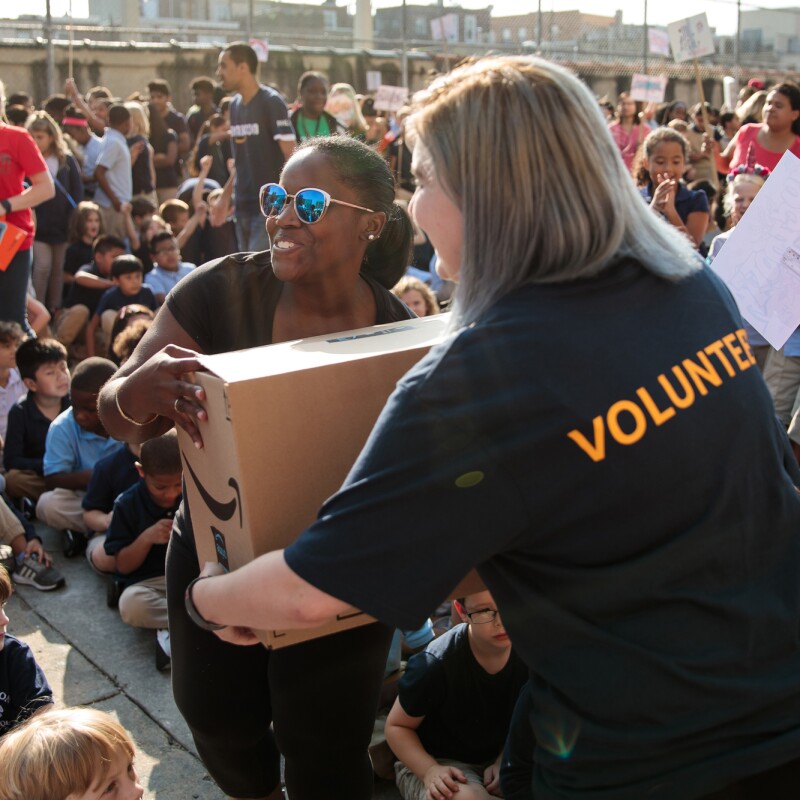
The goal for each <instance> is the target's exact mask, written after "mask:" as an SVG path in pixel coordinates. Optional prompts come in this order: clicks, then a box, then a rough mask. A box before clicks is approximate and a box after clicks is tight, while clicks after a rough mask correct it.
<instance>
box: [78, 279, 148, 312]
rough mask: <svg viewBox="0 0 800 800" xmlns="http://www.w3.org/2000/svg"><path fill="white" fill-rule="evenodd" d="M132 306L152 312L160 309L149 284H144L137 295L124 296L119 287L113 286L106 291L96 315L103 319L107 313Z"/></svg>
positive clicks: (98, 305)
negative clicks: (143, 307) (144, 307)
mask: <svg viewBox="0 0 800 800" xmlns="http://www.w3.org/2000/svg"><path fill="white" fill-rule="evenodd" d="M132 305H140V306H146V307H147V308H149V309H150V310H151V311H155V310H156V309H157V308H158V303H156V298H155V295H154V294H153V290H152V289H151V288H150V286H149V285H148V284H143V285H142V288H141V289H139V291H138V292H137V293H136V294H123V293H122V289H120V288H119V286H112V287H111V288H110V289H106V290H105V292H103V296H102V297H101V298H100V302H99V303H98V304H97V308H96V309H95V312H94V313H95V314H97V316H98V317H102V316H103V313H104V312H105V311H119V310H120V309H121V308H124V307H125V306H132Z"/></svg>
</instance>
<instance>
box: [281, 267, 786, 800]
mask: <svg viewBox="0 0 800 800" xmlns="http://www.w3.org/2000/svg"><path fill="white" fill-rule="evenodd" d="M799 482H800V474H799V473H798V469H797V463H796V461H794V459H793V458H792V455H791V451H790V449H789V444H788V440H787V439H786V436H785V433H784V432H783V430H782V429H781V428H780V426H779V425H778V424H777V420H776V418H775V414H774V410H773V407H772V401H771V399H770V395H769V392H768V390H767V388H766V386H765V384H764V381H763V379H762V377H761V375H760V373H759V371H758V368H757V367H756V366H755V359H754V358H753V356H752V353H751V352H750V350H749V347H748V345H747V340H746V336H745V334H744V331H743V329H742V321H741V317H740V315H739V314H738V311H737V309H736V308H735V305H734V303H733V300H732V299H731V297H730V294H729V293H728V292H727V290H726V289H725V287H724V286H723V285H722V284H721V282H720V281H719V279H718V278H716V277H715V276H714V275H713V274H712V273H710V271H709V270H705V269H704V270H701V271H699V272H698V273H697V274H696V275H694V276H693V277H691V278H687V279H686V280H683V281H680V282H669V281H666V280H663V279H661V278H658V277H657V276H655V275H653V274H652V273H650V272H649V271H646V270H645V269H643V268H642V267H641V266H639V265H638V264H636V263H635V262H631V261H621V262H619V263H617V264H615V265H613V266H612V267H609V268H608V269H606V270H605V271H604V272H603V273H602V274H601V275H600V276H598V277H596V278H593V279H589V280H582V281H573V282H571V283H565V284H559V285H530V286H526V287H523V288H520V289H518V290H516V291H514V292H512V293H510V294H509V295H507V296H506V297H505V298H503V299H502V300H500V301H498V302H497V303H496V304H495V305H494V306H493V307H492V308H491V309H489V310H488V311H487V312H486V313H485V314H484V316H483V317H482V318H481V319H480V320H478V321H477V322H476V323H475V324H474V325H473V326H470V327H468V328H465V329H463V330H462V331H460V332H459V333H458V334H457V335H455V336H454V337H452V338H451V339H450V340H448V341H447V342H445V343H444V344H442V345H440V346H438V347H436V348H434V349H433V350H432V351H431V353H429V354H428V356H426V357H425V358H424V359H423V360H422V361H421V362H420V363H419V364H418V365H417V366H416V367H415V368H413V369H412V370H411V371H410V372H409V373H408V374H407V375H406V376H405V377H404V378H403V379H402V380H401V381H400V383H399V384H398V387H397V390H396V391H395V393H394V394H393V395H392V397H391V398H390V399H389V401H388V403H387V406H386V408H385V409H384V411H383V414H382V415H381V417H380V419H379V420H378V422H377V424H376V427H375V429H374V430H373V432H372V435H371V436H370V439H369V440H368V442H367V444H366V446H365V448H364V451H363V452H362V453H361V455H360V457H359V459H358V460H357V462H356V464H355V466H354V467H353V469H352V470H351V472H350V475H349V476H348V479H347V481H346V482H345V485H344V487H343V488H342V489H341V490H340V491H339V492H338V493H337V494H336V495H334V496H333V497H332V498H331V499H330V500H329V501H328V502H327V503H326V504H325V505H324V506H323V508H322V509H321V511H320V514H319V517H318V520H317V521H316V522H315V523H314V524H313V525H312V526H311V527H310V528H309V529H308V530H307V531H305V532H304V533H303V534H301V535H300V536H299V537H298V539H296V540H295V542H294V543H293V544H292V545H290V546H289V547H288V548H287V549H286V551H285V558H286V561H287V563H288V565H289V567H290V568H291V569H292V570H294V571H295V572H296V573H297V574H298V575H300V576H301V577H302V578H304V579H305V580H307V581H309V582H310V583H312V584H313V585H315V586H317V587H319V588H320V589H322V590H323V591H325V592H328V593H330V594H332V595H333V596H335V597H338V598H341V599H343V600H345V601H347V602H348V603H351V604H352V605H353V606H354V607H356V608H360V609H363V610H364V611H366V612H367V613H369V614H371V615H373V616H375V617H377V618H378V619H380V620H382V621H384V622H388V623H390V624H392V625H394V626H397V627H399V628H401V629H413V628H415V627H418V626H419V625H420V624H421V622H422V621H423V620H424V619H425V617H426V616H427V614H428V613H429V610H430V609H431V608H433V607H435V606H436V605H437V604H438V603H439V602H440V601H441V600H442V598H444V597H446V596H447V595H448V592H450V591H451V590H452V589H453V587H454V586H455V585H456V583H457V582H458V581H459V580H460V578H461V577H462V576H463V575H465V574H466V573H467V572H468V570H469V569H470V568H472V567H475V566H477V569H478V572H479V573H480V575H481V577H482V578H483V580H484V581H485V584H486V586H487V588H488V589H489V590H490V591H491V592H492V595H493V597H494V599H495V601H496V602H497V605H498V607H499V608H500V610H501V611H502V614H503V623H504V625H505V627H506V630H507V631H508V633H509V635H510V637H511V640H512V641H513V642H514V648H515V650H516V652H517V653H518V654H519V655H520V657H521V658H522V659H523V661H524V662H525V663H526V664H527V666H528V667H529V669H530V672H531V680H530V686H531V693H532V702H533V708H534V713H533V714H532V717H531V719H532V724H533V729H534V736H535V740H536V742H537V749H536V751H535V753H534V759H535V763H536V770H535V772H534V792H533V793H534V795H535V796H536V797H537V798H544V800H551V798H556V797H557V798H570V797H574V798H578V797H581V798H584V797H585V798H588V797H591V798H609V799H610V798H613V800H640V798H642V797H648V798H664V799H666V798H669V799H670V800H672V798H676V797H694V796H697V795H701V794H703V793H706V792H711V791H714V790H716V789H718V788H721V787H722V786H724V785H726V784H727V783H730V782H731V781H734V780H736V779H737V778H739V777H740V776H744V775H750V774H756V773H758V772H760V771H763V770H766V769H769V768H771V767H773V766H777V765H778V764H781V763H784V762H786V761H789V760H791V759H793V758H796V757H797V753H798V752H800V642H799V641H798V637H797V621H798V619H800V591H799V590H798V580H797V576H798V575H799V574H800V537H799V536H798V535H797V534H798V530H800V495H798V493H797V491H796V490H795V485H796V484H797V483H799ZM409 520H412V521H413V524H410V523H409Z"/></svg>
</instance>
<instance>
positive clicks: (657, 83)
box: [630, 75, 667, 103]
mask: <svg viewBox="0 0 800 800" xmlns="http://www.w3.org/2000/svg"><path fill="white" fill-rule="evenodd" d="M666 90H667V79H666V78H665V77H664V76H661V75H659V76H655V75H634V76H633V79H632V80H631V92H630V94H631V100H641V102H643V103H663V102H664V92H666Z"/></svg>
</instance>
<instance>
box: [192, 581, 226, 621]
mask: <svg viewBox="0 0 800 800" xmlns="http://www.w3.org/2000/svg"><path fill="white" fill-rule="evenodd" d="M210 577H211V576H210V575H201V576H200V577H198V578H195V579H194V580H193V581H192V582H191V583H190V584H189V585H188V586H187V587H186V594H184V596H183V604H184V605H185V606H186V613H187V614H188V615H189V619H190V620H191V621H192V622H194V624H195V625H197V627H198V628H202V629H203V630H204V631H221V630H222V629H223V628H227V627H228V626H227V625H217V623H216V622H209V621H208V620H207V619H204V618H203V616H202V615H201V614H200V612H199V611H198V610H197V606H195V604H194V600H193V599H192V589H194V585H195V584H196V583H197V581H202V580H205V579H206V578H210Z"/></svg>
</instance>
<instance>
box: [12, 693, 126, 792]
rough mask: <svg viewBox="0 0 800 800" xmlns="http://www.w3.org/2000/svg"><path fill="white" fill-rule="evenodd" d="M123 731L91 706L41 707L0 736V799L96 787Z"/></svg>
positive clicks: (122, 743) (120, 749) (120, 745)
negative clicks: (39, 712)
mask: <svg viewBox="0 0 800 800" xmlns="http://www.w3.org/2000/svg"><path fill="white" fill-rule="evenodd" d="M119 753H124V754H125V755H126V756H127V758H129V759H130V760H133V756H134V747H133V742H132V741H131V738H130V736H129V735H128V733H127V731H126V730H125V729H124V728H123V727H122V726H121V725H120V724H119V723H118V722H117V721H116V720H115V719H114V718H113V717H112V716H110V715H109V714H105V713H103V712H102V711H96V710H95V709H91V708H65V709H61V710H53V711H45V712H43V713H41V714H37V715H36V716H34V717H31V719H29V720H28V721H27V722H26V723H25V724H23V725H20V726H19V727H18V728H15V729H14V730H12V731H11V732H10V733H7V734H6V735H5V736H4V737H3V738H2V739H0V800H61V798H65V797H68V796H69V795H72V794H76V795H83V794H86V792H88V791H90V790H92V789H95V790H97V787H99V786H101V785H102V783H103V781H104V780H105V778H106V776H107V775H108V772H109V769H110V768H111V765H112V762H113V760H114V757H115V756H116V755H117V754H119Z"/></svg>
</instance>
